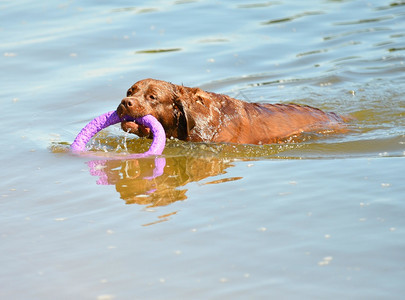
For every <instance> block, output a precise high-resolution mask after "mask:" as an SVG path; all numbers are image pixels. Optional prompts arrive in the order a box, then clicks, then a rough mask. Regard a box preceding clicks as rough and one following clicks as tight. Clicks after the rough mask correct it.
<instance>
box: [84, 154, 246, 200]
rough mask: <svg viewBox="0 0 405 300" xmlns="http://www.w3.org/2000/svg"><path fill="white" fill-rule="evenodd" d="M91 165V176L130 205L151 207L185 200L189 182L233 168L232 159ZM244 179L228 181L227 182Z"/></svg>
mask: <svg viewBox="0 0 405 300" xmlns="http://www.w3.org/2000/svg"><path fill="white" fill-rule="evenodd" d="M88 165H89V167H90V173H91V174H92V175H94V176H98V177H99V179H98V181H97V184H109V185H115V187H116V190H117V192H118V193H119V194H120V197H121V199H123V200H124V201H125V202H126V203H127V204H134V203H136V204H141V205H146V206H147V207H156V206H164V205H168V204H170V203H173V202H176V201H179V200H185V199H187V195H186V193H187V189H186V188H181V187H184V186H185V185H186V184H187V183H189V182H193V181H200V180H202V179H204V178H207V177H211V176H216V175H220V174H225V173H226V172H225V170H226V169H227V168H229V167H231V166H233V165H232V162H230V161H229V160H224V159H219V158H215V157H191V156H179V157H166V158H165V157H157V158H143V159H134V160H123V161H115V160H98V161H90V162H88ZM240 178H241V177H237V178H225V179H223V181H229V180H237V179H240ZM219 181H222V180H219ZM219 181H218V180H216V181H215V182H213V183H219Z"/></svg>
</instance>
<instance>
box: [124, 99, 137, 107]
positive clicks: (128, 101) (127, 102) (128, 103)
mask: <svg viewBox="0 0 405 300" xmlns="http://www.w3.org/2000/svg"><path fill="white" fill-rule="evenodd" d="M121 104H122V105H123V106H124V107H125V108H129V107H132V106H134V99H132V98H124V99H122V101H121Z"/></svg>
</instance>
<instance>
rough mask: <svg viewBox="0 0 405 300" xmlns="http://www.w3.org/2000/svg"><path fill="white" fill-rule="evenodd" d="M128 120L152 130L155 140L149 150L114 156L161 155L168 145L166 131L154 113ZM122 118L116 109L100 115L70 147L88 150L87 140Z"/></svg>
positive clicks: (83, 130)
mask: <svg viewBox="0 0 405 300" xmlns="http://www.w3.org/2000/svg"><path fill="white" fill-rule="evenodd" d="M125 120H127V121H135V122H136V123H138V124H140V125H144V126H146V127H148V128H150V130H151V131H152V134H153V141H152V145H151V146H150V148H149V150H148V151H146V152H144V153H135V154H129V155H119V156H117V157H114V158H116V159H131V158H142V157H147V156H151V155H161V154H162V152H163V149H164V148H165V145H166V133H165V131H164V129H163V126H162V124H160V123H159V121H158V120H157V119H156V118H155V117H154V116H152V115H146V116H143V117H140V118H125ZM121 121H122V120H121V118H120V117H119V116H118V114H117V112H116V111H110V112H108V113H105V114H102V115H101V116H98V117H97V118H95V119H94V120H92V121H91V122H89V123H88V124H87V125H86V126H85V127H83V129H82V130H81V131H80V132H79V134H78V135H77V136H76V138H75V140H74V141H73V143H72V144H71V145H70V149H71V150H72V151H73V152H83V151H86V144H87V142H88V141H89V140H90V139H91V138H92V137H93V136H94V135H95V134H96V133H97V132H99V131H100V130H102V129H104V128H106V127H108V126H110V125H113V124H116V123H120V122H121ZM114 158H113V159H114Z"/></svg>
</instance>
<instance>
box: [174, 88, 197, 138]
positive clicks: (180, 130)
mask: <svg viewBox="0 0 405 300" xmlns="http://www.w3.org/2000/svg"><path fill="white" fill-rule="evenodd" d="M187 89H188V88H186V87H183V86H175V91H174V93H175V97H174V106H175V107H176V108H177V111H178V112H179V114H178V116H177V122H178V124H177V136H178V139H180V140H187V139H188V137H189V136H190V134H191V130H192V129H193V128H194V127H195V126H196V121H195V119H194V116H193V113H194V111H193V109H192V101H193V100H192V97H190V96H191V95H189V91H188V90H187Z"/></svg>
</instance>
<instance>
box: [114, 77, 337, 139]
mask: <svg viewBox="0 0 405 300" xmlns="http://www.w3.org/2000/svg"><path fill="white" fill-rule="evenodd" d="M117 112H118V114H119V116H120V117H125V116H130V117H134V118H136V117H142V116H144V115H148V114H150V115H153V116H154V117H155V118H157V119H158V120H159V122H160V123H161V124H162V125H163V127H164V129H165V131H166V136H167V137H168V138H170V137H173V138H177V139H180V140H185V141H191V142H226V143H238V144H271V143H280V142H283V141H286V140H288V138H289V137H291V136H296V135H299V134H301V133H303V132H320V131H325V130H339V129H342V128H343V127H344V125H343V123H344V120H343V118H342V117H340V116H338V115H337V114H335V113H332V112H323V111H321V110H319V109H317V108H313V107H310V106H300V105H296V104H259V103H248V102H244V101H241V100H237V99H233V98H231V97H229V96H226V95H221V94H215V93H211V92H205V91H203V90H201V89H200V88H189V87H185V86H180V85H175V84H172V83H169V82H166V81H160V80H155V79H144V80H141V81H138V82H137V83H135V84H134V85H133V86H132V87H131V88H130V89H129V90H128V92H127V97H126V98H124V99H123V100H122V101H121V104H120V105H119V106H118V108H117ZM121 127H122V129H123V130H125V131H128V132H131V133H135V134H137V135H138V136H149V135H150V130H149V129H148V128H146V127H144V126H141V125H138V124H136V123H135V122H130V121H124V122H122V123H121Z"/></svg>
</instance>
